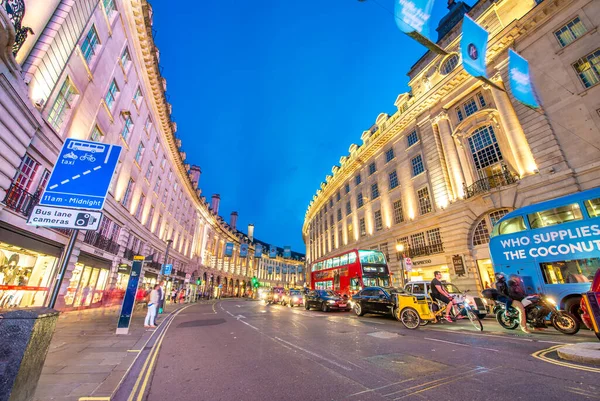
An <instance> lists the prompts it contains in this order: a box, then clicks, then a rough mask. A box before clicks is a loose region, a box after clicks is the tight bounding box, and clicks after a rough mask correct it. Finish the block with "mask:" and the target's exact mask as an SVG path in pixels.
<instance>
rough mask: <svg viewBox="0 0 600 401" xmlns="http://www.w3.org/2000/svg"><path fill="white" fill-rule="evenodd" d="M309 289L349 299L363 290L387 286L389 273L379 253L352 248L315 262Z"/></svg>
mask: <svg viewBox="0 0 600 401" xmlns="http://www.w3.org/2000/svg"><path fill="white" fill-rule="evenodd" d="M310 279H311V280H310V288H311V289H312V290H315V289H317V290H320V289H322V290H333V291H336V292H339V293H340V294H342V295H348V296H352V295H353V294H355V293H357V292H358V291H360V290H361V289H362V288H363V287H369V286H373V285H377V286H382V287H389V286H390V272H389V269H388V265H387V262H386V260H385V255H384V254H383V252H381V251H378V250H373V249H352V250H349V251H346V252H344V253H341V254H338V255H335V256H330V257H327V258H323V259H319V260H316V261H314V262H313V263H312V265H311V272H310Z"/></svg>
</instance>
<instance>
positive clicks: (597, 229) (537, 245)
mask: <svg viewBox="0 0 600 401" xmlns="http://www.w3.org/2000/svg"><path fill="white" fill-rule="evenodd" d="M490 254H491V259H492V264H493V266H494V271H495V272H504V273H506V274H507V275H510V274H518V275H520V276H521V277H522V278H523V281H524V282H525V285H526V287H527V292H528V293H543V294H547V295H549V296H550V297H552V298H553V299H554V301H556V303H557V306H559V307H560V309H562V310H565V311H567V312H571V313H573V314H575V316H578V311H579V302H580V300H581V294H582V293H583V292H586V291H589V290H590V287H591V282H592V280H593V278H594V274H596V271H597V270H598V268H599V267H600V188H594V189H590V190H587V191H583V192H578V193H576V194H572V195H568V196H563V197H561V198H556V199H552V200H549V201H546V202H540V203H537V204H534V205H530V206H525V207H522V208H520V209H517V210H515V211H513V212H511V213H508V214H507V215H506V216H504V217H503V218H502V219H500V220H499V221H498V222H497V223H496V224H495V225H494V228H493V230H492V234H491V236H490Z"/></svg>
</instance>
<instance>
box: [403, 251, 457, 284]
mask: <svg viewBox="0 0 600 401" xmlns="http://www.w3.org/2000/svg"><path fill="white" fill-rule="evenodd" d="M405 268H406V270H407V276H408V281H431V280H433V278H434V275H433V273H434V272H435V271H440V272H441V273H442V280H445V281H448V282H450V281H451V280H450V269H449V267H448V262H447V261H446V257H445V256H444V255H437V256H425V257H420V258H414V259H412V268H410V267H408V266H406V267H405ZM409 269H410V270H409Z"/></svg>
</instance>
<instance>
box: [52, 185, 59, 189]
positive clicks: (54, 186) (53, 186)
mask: <svg viewBox="0 0 600 401" xmlns="http://www.w3.org/2000/svg"><path fill="white" fill-rule="evenodd" d="M57 186H58V184H54V185H52V186H51V187H50V189H54V188H56V187H57Z"/></svg>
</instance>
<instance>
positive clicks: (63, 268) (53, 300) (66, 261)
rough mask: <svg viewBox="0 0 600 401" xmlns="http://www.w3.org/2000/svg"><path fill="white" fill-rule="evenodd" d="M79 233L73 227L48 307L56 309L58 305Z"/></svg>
mask: <svg viewBox="0 0 600 401" xmlns="http://www.w3.org/2000/svg"><path fill="white" fill-rule="evenodd" d="M77 234H79V230H77V229H73V231H72V232H71V237H69V243H68V244H67V247H66V248H65V252H64V253H63V257H62V258H61V261H60V262H61V263H60V269H59V270H58V276H56V281H55V284H54V288H53V289H52V295H51V296H50V302H49V303H48V308H50V309H54V306H55V305H56V299H57V298H58V293H59V291H60V286H61V284H62V281H63V278H64V277H65V272H66V271H67V266H69V259H71V254H72V253H73V247H74V246H75V241H76V240H77Z"/></svg>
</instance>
